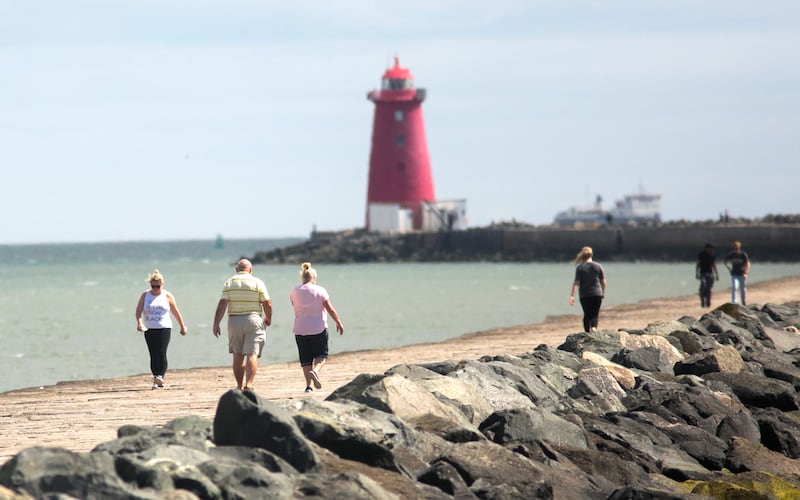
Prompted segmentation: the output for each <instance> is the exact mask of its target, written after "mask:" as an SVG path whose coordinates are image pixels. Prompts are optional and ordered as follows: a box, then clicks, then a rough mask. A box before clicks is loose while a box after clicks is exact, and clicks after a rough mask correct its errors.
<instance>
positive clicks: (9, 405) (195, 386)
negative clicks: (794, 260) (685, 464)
mask: <svg viewBox="0 0 800 500" xmlns="http://www.w3.org/2000/svg"><path fill="white" fill-rule="evenodd" d="M729 293H730V292H729V291H728V289H723V288H721V287H717V288H716V289H715V291H714V298H713V303H714V305H715V306H717V305H720V304H721V303H722V302H723V301H725V300H727V299H728V298H729ZM564 300H565V301H566V300H567V296H566V294H565V296H564ZM795 301H800V276H797V277H790V278H783V279H779V280H774V281H768V282H762V283H757V284H755V285H750V286H748V302H749V303H750V304H764V303H768V302H769V303H777V304H783V303H787V302H795ZM699 302H700V301H699V299H698V297H697V296H696V295H692V296H684V297H672V298H662V299H654V300H646V301H640V302H638V303H635V304H625V305H618V306H611V307H607V308H603V310H602V311H601V313H600V327H601V328H602V329H611V330H616V329H618V328H644V327H645V326H647V325H648V324H649V323H653V322H657V321H663V320H671V319H678V318H680V317H682V316H691V317H694V318H699V317H700V316H702V315H703V313H705V312H707V311H708V309H703V308H701V307H700V305H699ZM581 329H582V327H581V310H580V306H576V308H575V314H574V315H566V316H556V317H548V318H546V319H545V321H544V322H542V323H537V324H532V325H520V326H514V327H507V328H496V329H492V330H486V331H482V332H476V333H470V334H467V335H464V336H462V337H458V338H454V339H450V340H446V341H443V342H436V343H428V344H417V345H412V346H406V347H400V348H396V349H385V350H370V351H357V352H348V353H342V354H336V355H334V356H332V357H331V359H330V360H329V362H328V364H327V366H326V367H325V369H324V371H323V373H322V382H323V387H322V389H321V390H317V391H314V392H313V393H312V394H305V393H304V392H303V389H304V388H305V384H304V382H303V377H302V374H301V370H300V367H299V366H298V364H297V363H296V362H292V363H280V364H267V365H261V366H260V368H259V372H258V375H257V377H256V385H255V390H256V392H257V393H258V394H259V396H260V397H262V398H267V399H272V400H281V399H291V398H306V397H313V398H320V399H324V398H325V397H327V396H328V394H330V392H331V391H332V390H334V389H335V388H337V387H340V386H342V385H344V384H346V383H347V382H349V381H350V380H352V379H353V378H354V377H355V376H356V375H358V374H359V373H383V372H384V371H386V370H387V369H389V368H391V367H392V366H394V365H397V364H400V363H425V362H432V361H443V360H447V359H477V358H479V357H481V356H484V355H496V354H503V353H509V354H520V353H523V352H527V351H529V350H530V349H532V348H534V347H536V346H538V345H540V344H547V345H550V346H558V345H560V344H561V343H562V342H563V341H564V339H565V338H566V336H567V335H569V334H571V333H575V332H579V331H581ZM208 334H209V335H211V333H210V332H209V333H208ZM151 381H152V376H151V375H149V373H143V374H139V375H133V376H129V377H120V378H113V379H99V380H86V381H74V382H62V383H58V384H56V385H52V386H46V387H43V388H38V387H37V388H30V389H22V390H15V391H9V392H5V393H2V394H0V463H3V462H5V461H7V460H8V459H9V458H11V457H12V456H13V455H15V454H16V453H17V452H19V451H20V450H22V449H24V448H28V447H31V446H47V447H56V446H57V447H63V448H67V449H69V450H72V451H89V450H91V449H92V448H94V446H96V445H97V444H100V443H102V442H105V441H109V440H112V439H115V438H116V437H117V435H116V432H117V429H118V428H119V427H120V426H122V425H125V424H135V425H154V426H159V425H163V424H165V423H167V422H169V421H170V420H173V419H175V418H178V417H183V416H187V415H198V416H201V417H204V418H208V419H213V417H214V412H215V411H216V406H217V402H218V400H219V397H220V396H221V395H222V394H223V393H224V392H225V391H227V390H229V389H231V388H233V387H235V382H234V379H233V374H232V372H231V368H230V367H229V366H224V367H214V368H194V369H186V370H171V371H169V372H168V373H167V380H166V386H165V387H164V388H163V389H158V390H152V389H151V388H150V383H151Z"/></svg>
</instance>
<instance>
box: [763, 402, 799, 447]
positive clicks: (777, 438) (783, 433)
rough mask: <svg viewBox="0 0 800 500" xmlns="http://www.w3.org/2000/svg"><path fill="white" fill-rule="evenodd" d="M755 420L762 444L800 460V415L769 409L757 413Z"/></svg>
mask: <svg viewBox="0 0 800 500" xmlns="http://www.w3.org/2000/svg"><path fill="white" fill-rule="evenodd" d="M755 420H756V422H758V429H759V431H760V432H761V444H763V445H764V446H766V447H767V448H769V449H770V450H772V451H776V452H778V453H781V454H783V455H786V456H787V457H790V458H800V415H798V414H797V413H796V412H795V413H783V412H780V411H777V410H776V409H775V408H768V409H766V410H762V411H758V412H756V414H755Z"/></svg>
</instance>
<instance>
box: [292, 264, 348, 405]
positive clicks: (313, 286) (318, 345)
mask: <svg viewBox="0 0 800 500" xmlns="http://www.w3.org/2000/svg"><path fill="white" fill-rule="evenodd" d="M300 278H301V279H302V281H303V283H302V284H300V285H297V286H296V287H294V288H292V291H291V292H289V301H290V302H291V303H292V307H293V308H294V327H293V328H292V332H294V339H295V342H297V353H298V354H299V356H300V367H301V368H302V369H303V376H304V377H305V379H306V392H311V391H312V389H311V384H312V383H313V384H314V387H316V388H317V389H321V388H322V382H321V381H320V377H319V373H320V371H322V367H323V366H324V365H325V362H326V361H327V360H328V314H330V315H331V318H333V320H334V321H335V322H336V331H337V332H339V335H342V334H344V325H343V324H342V320H341V319H340V318H339V313H337V312H336V309H335V308H334V307H333V304H331V299H330V297H329V296H328V292H327V291H326V290H325V289H324V288H322V287H321V286H319V285H317V271H315V270H314V268H313V267H311V263H310V262H303V264H302V265H300Z"/></svg>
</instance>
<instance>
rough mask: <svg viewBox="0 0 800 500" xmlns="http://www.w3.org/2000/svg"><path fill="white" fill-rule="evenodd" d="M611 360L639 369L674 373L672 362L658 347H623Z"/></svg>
mask: <svg viewBox="0 0 800 500" xmlns="http://www.w3.org/2000/svg"><path fill="white" fill-rule="evenodd" d="M611 361H613V362H614V363H619V364H621V365H622V366H625V367H628V368H635V369H637V370H645V371H649V372H662V373H672V364H671V363H670V362H669V359H668V358H667V356H666V354H664V352H663V351H662V350H661V349H658V348H656V347H641V348H639V349H634V350H630V349H622V350H621V351H619V352H618V353H616V354H615V355H614V356H613V357H612V358H611Z"/></svg>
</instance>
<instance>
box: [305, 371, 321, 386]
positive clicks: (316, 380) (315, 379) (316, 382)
mask: <svg viewBox="0 0 800 500" xmlns="http://www.w3.org/2000/svg"><path fill="white" fill-rule="evenodd" d="M308 376H309V377H311V381H312V382H314V387H316V388H317V389H322V382H321V381H320V380H319V375H317V372H315V371H314V370H311V371H310V372H308Z"/></svg>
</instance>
